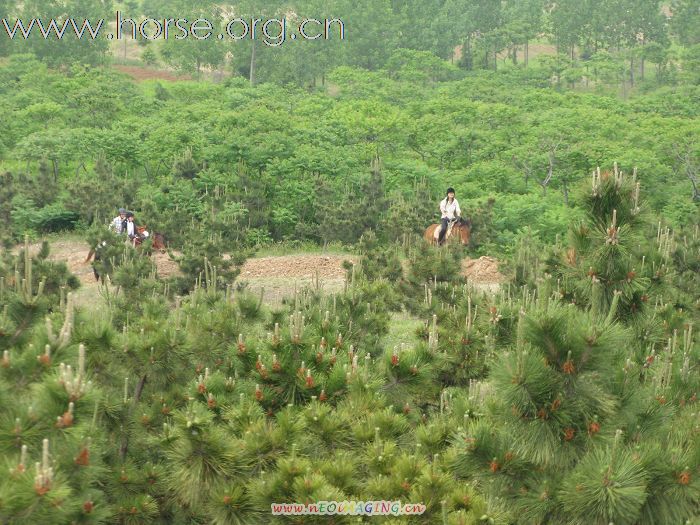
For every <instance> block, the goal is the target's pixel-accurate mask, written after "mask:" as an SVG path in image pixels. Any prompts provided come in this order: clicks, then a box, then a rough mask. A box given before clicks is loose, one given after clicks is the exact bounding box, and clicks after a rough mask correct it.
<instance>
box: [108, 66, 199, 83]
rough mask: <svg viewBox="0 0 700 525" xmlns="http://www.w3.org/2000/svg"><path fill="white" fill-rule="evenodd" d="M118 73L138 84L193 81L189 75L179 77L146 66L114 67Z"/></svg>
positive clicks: (169, 72) (172, 73)
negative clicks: (151, 81) (158, 81)
mask: <svg viewBox="0 0 700 525" xmlns="http://www.w3.org/2000/svg"><path fill="white" fill-rule="evenodd" d="M113 67H114V69H116V70H117V71H121V72H122V73H126V74H127V75H129V76H130V77H131V78H133V79H134V80H135V81H136V82H144V81H146V80H165V81H168V82H177V81H178V80H192V77H190V76H189V75H179V74H177V73H175V72H173V71H166V70H163V69H154V68H150V67H145V66H123V65H115V66H113Z"/></svg>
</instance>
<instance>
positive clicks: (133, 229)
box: [126, 221, 136, 237]
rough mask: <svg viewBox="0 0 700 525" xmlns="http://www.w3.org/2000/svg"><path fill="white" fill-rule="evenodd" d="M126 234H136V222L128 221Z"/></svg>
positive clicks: (131, 235) (130, 235)
mask: <svg viewBox="0 0 700 525" xmlns="http://www.w3.org/2000/svg"><path fill="white" fill-rule="evenodd" d="M126 234H127V235H128V236H129V237H133V236H134V235H136V223H135V222H134V221H126Z"/></svg>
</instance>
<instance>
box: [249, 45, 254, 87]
mask: <svg viewBox="0 0 700 525" xmlns="http://www.w3.org/2000/svg"><path fill="white" fill-rule="evenodd" d="M251 45H252V48H251V51H250V85H251V86H254V85H255V39H253V40H252V42H251Z"/></svg>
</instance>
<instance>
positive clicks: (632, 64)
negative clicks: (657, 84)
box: [630, 55, 634, 87]
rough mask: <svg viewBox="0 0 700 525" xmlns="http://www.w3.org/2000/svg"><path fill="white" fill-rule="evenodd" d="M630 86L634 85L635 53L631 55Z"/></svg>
mask: <svg viewBox="0 0 700 525" xmlns="http://www.w3.org/2000/svg"><path fill="white" fill-rule="evenodd" d="M630 86H631V87H634V55H630Z"/></svg>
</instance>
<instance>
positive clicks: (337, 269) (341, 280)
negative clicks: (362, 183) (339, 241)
mask: <svg viewBox="0 0 700 525" xmlns="http://www.w3.org/2000/svg"><path fill="white" fill-rule="evenodd" d="M49 244H50V248H51V252H50V255H49V260H52V261H62V262H65V263H66V265H67V266H68V270H70V272H71V273H73V274H74V275H75V276H76V277H78V279H79V280H80V283H81V288H80V290H79V291H78V292H77V294H76V300H77V302H78V303H79V304H92V303H95V302H96V301H99V287H98V284H97V282H96V280H95V276H94V275H93V273H92V266H91V264H90V263H89V262H86V261H85V259H86V258H87V255H88V247H87V245H86V244H85V242H84V241H82V240H79V239H70V238H69V239H63V238H61V239H55V240H50V241H49ZM39 247H40V244H39V243H35V244H32V245H31V249H32V251H33V252H36V251H38V250H39ZM153 259H154V262H155V265H156V269H157V271H158V275H159V276H160V277H164V278H165V277H170V276H173V275H177V273H178V271H179V269H178V267H177V263H176V262H175V261H173V260H172V259H171V258H170V256H169V255H168V254H167V253H155V254H154V255H153ZM345 261H350V262H356V261H357V257H356V256H353V255H337V254H295V255H283V256H273V257H259V258H254V259H248V260H247V261H246V262H245V264H244V265H243V267H242V268H241V272H240V275H239V277H238V279H237V282H238V283H245V284H246V286H247V288H248V289H249V290H250V291H251V292H253V293H260V291H262V292H263V299H264V301H265V302H266V303H268V304H272V305H279V304H281V302H282V300H283V299H284V298H285V297H291V296H292V295H293V294H294V290H295V289H301V288H304V287H307V286H311V287H316V286H318V287H319V288H320V289H321V290H323V291H325V292H327V293H328V292H330V293H333V292H339V291H341V290H342V289H343V288H344V286H345V276H346V270H345V268H343V263H344V262H345ZM462 275H464V276H465V277H467V278H468V279H469V281H470V282H471V283H473V284H474V285H475V287H477V288H479V289H482V290H484V291H489V292H492V291H496V290H498V287H499V285H500V283H502V282H504V281H505V277H504V276H503V275H502V274H501V273H500V272H499V270H498V261H497V260H496V259H494V258H493V257H480V258H478V259H470V258H466V259H465V260H464V261H463V262H462Z"/></svg>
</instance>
